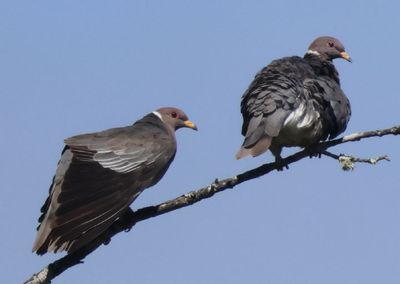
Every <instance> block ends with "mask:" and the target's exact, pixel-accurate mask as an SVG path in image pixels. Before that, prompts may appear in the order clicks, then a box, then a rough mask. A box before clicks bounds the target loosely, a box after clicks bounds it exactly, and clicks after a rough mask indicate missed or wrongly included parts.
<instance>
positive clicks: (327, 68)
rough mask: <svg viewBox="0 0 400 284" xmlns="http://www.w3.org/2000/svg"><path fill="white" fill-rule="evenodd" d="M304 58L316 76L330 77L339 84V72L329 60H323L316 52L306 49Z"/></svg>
mask: <svg viewBox="0 0 400 284" xmlns="http://www.w3.org/2000/svg"><path fill="white" fill-rule="evenodd" d="M304 59H305V60H306V61H307V62H308V64H309V65H310V66H311V68H312V69H313V70H314V72H315V74H316V75H317V76H327V77H330V78H332V79H333V80H335V81H336V83H338V84H339V85H340V79H339V73H338V72H337V70H336V68H335V65H333V63H332V61H331V60H324V59H323V58H321V55H320V54H319V53H318V52H314V51H308V52H307V53H306V54H305V55H304Z"/></svg>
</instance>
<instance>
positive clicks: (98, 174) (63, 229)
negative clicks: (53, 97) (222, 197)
mask: <svg viewBox="0 0 400 284" xmlns="http://www.w3.org/2000/svg"><path fill="white" fill-rule="evenodd" d="M181 127H189V128H192V129H197V128H196V126H195V125H194V124H193V123H192V122H190V121H189V120H188V118H187V116H186V114H185V113H184V112H183V111H181V110H179V109H176V108H161V109H159V110H157V111H156V112H153V113H150V114H148V115H147V116H145V117H144V118H142V119H140V120H139V121H137V122H136V123H135V124H133V125H132V126H127V127H121V128H113V129H109V130H105V131H102V132H97V133H91V134H83V135H78V136H74V137H71V138H68V139H66V140H65V145H66V146H65V148H64V151H63V153H62V156H61V159H60V162H59V163H58V167H57V171H56V174H55V176H54V178H53V182H52V184H51V186H50V192H49V197H48V198H47V200H46V202H45V204H44V205H43V207H42V209H41V212H42V215H41V216H40V218H39V222H40V225H39V227H38V233H37V238H36V240H35V243H34V246H33V251H36V253H37V254H44V253H46V252H60V251H67V252H69V253H70V252H73V251H75V250H77V249H79V248H80V247H82V246H83V245H85V244H87V243H88V242H90V241H92V240H93V239H95V238H96V237H97V236H98V235H100V234H101V233H102V232H103V231H105V230H106V229H107V228H108V227H109V226H110V225H111V224H112V223H113V222H114V221H115V220H116V219H117V218H118V217H119V216H121V214H122V213H123V212H124V211H125V210H126V209H127V208H128V206H129V205H130V204H131V203H132V202H133V201H134V200H135V199H136V198H137V197H138V195H139V194H140V193H141V192H142V191H143V190H144V189H146V188H148V187H150V186H152V185H154V184H156V183H157V182H158V181H159V180H160V179H161V178H162V176H163V175H164V174H165V172H166V171H167V169H168V167H169V165H170V164H171V162H172V161H173V159H174V156H175V153H176V140H175V130H176V129H178V128H181Z"/></svg>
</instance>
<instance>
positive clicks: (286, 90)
mask: <svg viewBox="0 0 400 284" xmlns="http://www.w3.org/2000/svg"><path fill="white" fill-rule="evenodd" d="M297 62H298V58H297V57H290V58H283V59H280V60H275V61H273V62H272V63H271V64H270V65H268V66H267V67H265V68H264V69H263V70H261V71H260V72H259V73H258V74H257V75H256V77H255V79H254V80H253V82H252V83H251V85H250V87H249V88H248V89H247V91H246V92H245V94H244V95H243V97H242V102H241V112H242V115H243V126H242V135H244V136H245V140H244V142H243V147H245V148H250V147H252V146H254V145H255V144H256V143H257V142H258V141H259V140H260V139H261V138H262V137H265V136H268V137H271V138H272V137H275V136H277V135H278V134H279V132H280V130H281V128H282V126H283V123H284V121H285V119H286V118H287V117H288V116H289V114H290V113H291V112H292V111H293V110H294V109H296V108H297V107H298V106H299V104H300V101H301V99H302V94H303V92H304V90H303V88H302V84H301V83H302V82H301V80H300V79H301V77H299V75H298V73H296V72H297V71H298V69H299V68H298V67H297Z"/></svg>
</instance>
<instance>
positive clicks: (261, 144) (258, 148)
mask: <svg viewBox="0 0 400 284" xmlns="http://www.w3.org/2000/svg"><path fill="white" fill-rule="evenodd" d="M271 141H272V138H271V137H269V136H266V135H265V136H263V137H262V138H261V139H260V140H258V141H257V143H256V144H255V145H254V146H252V147H251V148H245V147H244V146H242V147H240V149H239V151H238V152H237V154H236V159H237V160H239V159H241V158H244V157H247V156H250V155H251V156H253V157H257V156H259V155H261V154H262V153H265V152H266V151H268V149H269V147H270V146H271Z"/></svg>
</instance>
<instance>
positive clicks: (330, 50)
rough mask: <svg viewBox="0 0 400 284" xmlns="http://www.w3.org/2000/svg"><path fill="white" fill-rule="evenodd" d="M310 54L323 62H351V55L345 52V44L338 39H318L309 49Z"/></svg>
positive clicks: (324, 37) (326, 37)
mask: <svg viewBox="0 0 400 284" xmlns="http://www.w3.org/2000/svg"><path fill="white" fill-rule="evenodd" d="M307 53H308V54H315V55H317V56H319V57H320V58H322V59H323V60H328V61H332V60H333V59H336V58H343V59H345V60H347V61H349V62H351V58H350V56H349V54H348V53H347V52H346V51H345V50H344V46H343V44H342V43H341V42H340V41H339V40H338V39H336V38H334V37H330V36H321V37H318V38H316V39H315V40H314V41H313V42H312V43H311V44H310V47H309V48H308V51H307Z"/></svg>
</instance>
